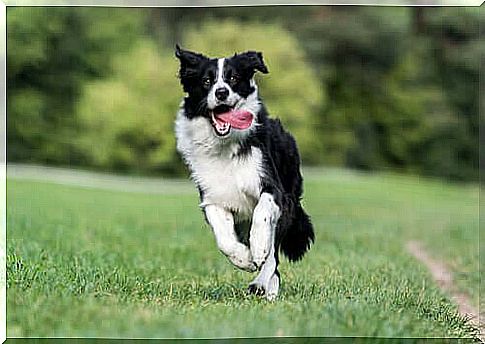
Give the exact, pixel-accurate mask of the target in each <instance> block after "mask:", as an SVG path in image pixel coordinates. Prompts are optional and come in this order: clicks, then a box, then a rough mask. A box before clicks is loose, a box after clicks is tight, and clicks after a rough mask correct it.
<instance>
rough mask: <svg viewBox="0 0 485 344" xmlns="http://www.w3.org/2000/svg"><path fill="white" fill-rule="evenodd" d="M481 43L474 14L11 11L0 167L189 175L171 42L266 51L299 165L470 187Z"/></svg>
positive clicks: (214, 52)
mask: <svg viewBox="0 0 485 344" xmlns="http://www.w3.org/2000/svg"><path fill="white" fill-rule="evenodd" d="M480 30H481V32H480ZM484 32H485V16H483V11H482V13H480V11H479V8H458V7H452V8H438V7H430V8H423V7H412V8H411V7H410V8H404V7H355V6H349V7H346V6H335V7H332V6H305V7H294V6H290V7H289V6H281V7H231V8H143V9H136V8H89V7H77V8H76V7H71V8H62V7H50V8H43V7H30V8H28V7H17V8H14V7H9V8H8V9H7V161H8V162H22V163H35V164H41V165H52V166H64V167H66V166H67V167H73V168H84V169H92V170H101V171H111V172H117V173H126V174H142V175H162V176H179V175H185V174H186V172H185V169H184V167H183V165H182V163H181V160H180V158H179V157H178V155H177V153H176V151H175V139H174V134H173V123H174V119H175V114H176V111H177V108H178V104H179V102H180V100H181V97H182V96H183V93H182V91H181V87H180V86H179V81H178V79H177V72H178V61H177V60H176V58H175V57H174V53H173V50H174V46H175V43H179V44H181V46H182V47H184V48H186V49H190V50H196V51H201V52H204V53H205V54H207V55H209V56H221V55H230V54H233V53H234V52H236V51H238V52H240V51H245V50H260V51H262V52H263V54H264V57H265V61H266V64H267V66H268V68H269V70H270V74H269V75H265V76H264V77H260V76H258V83H259V85H260V93H261V95H262V98H263V99H264V101H265V103H266V105H267V107H268V109H269V111H270V113H271V114H272V115H273V116H275V117H280V118H281V119H282V121H283V122H284V123H285V125H286V126H287V127H288V128H289V129H290V131H291V132H292V133H293V134H294V135H295V136H296V138H297V141H298V143H299V146H300V150H301V153H302V160H303V164H304V165H307V166H308V165H319V166H335V167H346V168H354V169H361V170H368V171H370V170H391V171H397V172H399V173H411V174H419V175H429V176H437V177H441V178H444V179H450V180H460V181H473V180H477V179H478V133H479V106H480V104H479V84H478V83H479V75H480V56H481V54H483V53H484V52H485V41H484V40H480V34H482V35H483V34H484Z"/></svg>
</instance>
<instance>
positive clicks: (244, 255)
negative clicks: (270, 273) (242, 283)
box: [228, 244, 258, 272]
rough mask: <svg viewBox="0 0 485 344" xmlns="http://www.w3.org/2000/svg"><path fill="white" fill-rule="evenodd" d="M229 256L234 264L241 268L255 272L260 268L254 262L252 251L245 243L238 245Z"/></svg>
mask: <svg viewBox="0 0 485 344" xmlns="http://www.w3.org/2000/svg"><path fill="white" fill-rule="evenodd" d="M228 258H229V260H230V261H231V263H232V264H233V265H234V266H236V267H238V268H239V269H241V270H244V271H247V272H255V271H256V270H257V269H258V267H257V266H256V264H255V263H254V262H253V258H252V255H251V251H250V250H249V249H248V248H247V247H246V246H245V245H243V244H239V245H237V246H236V247H235V248H234V250H233V252H232V254H230V255H228Z"/></svg>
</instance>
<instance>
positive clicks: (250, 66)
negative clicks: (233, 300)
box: [175, 45, 315, 300]
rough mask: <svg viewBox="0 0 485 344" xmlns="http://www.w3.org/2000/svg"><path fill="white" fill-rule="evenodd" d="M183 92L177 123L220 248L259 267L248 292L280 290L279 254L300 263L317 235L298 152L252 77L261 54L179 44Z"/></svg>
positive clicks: (250, 267) (271, 295) (240, 262)
mask: <svg viewBox="0 0 485 344" xmlns="http://www.w3.org/2000/svg"><path fill="white" fill-rule="evenodd" d="M175 56H176V57H177V58H178V59H179V60H180V71H179V77H180V81H181V84H182V86H183V90H184V91H185V92H186V97H185V98H184V100H183V101H182V103H181V105H180V109H179V112H178V115H177V119H176V123H175V133H176V138H177V150H178V152H179V153H180V154H181V155H182V157H183V160H184V162H185V163H186V165H187V166H188V168H189V169H190V172H191V177H192V179H193V180H194V182H195V184H196V185H197V188H198V191H199V195H200V201H201V204H200V207H201V208H202V209H203V212H204V214H205V218H206V221H207V223H208V224H209V225H210V227H212V230H213V232H214V235H215V238H216V242H217V246H218V247H219V249H220V250H221V251H222V253H224V255H226V256H227V258H228V259H229V260H230V261H231V263H232V264H234V265H235V266H236V267H238V268H240V269H242V270H245V271H248V272H256V271H258V275H257V277H256V278H255V279H254V280H253V281H252V282H251V283H250V285H249V288H248V290H249V292H251V293H255V294H257V295H264V296H265V297H266V298H267V299H269V300H273V299H275V298H276V296H277V295H278V290H279V286H280V275H279V272H278V262H279V260H278V253H279V251H280V250H281V252H283V254H285V255H286V256H287V257H288V259H289V260H290V261H298V260H299V259H301V258H302V257H303V255H304V254H305V252H306V251H307V250H308V249H309V248H310V245H311V244H312V243H313V241H314V238H315V237H314V232H313V226H312V223H311V221H310V218H309V216H308V215H307V214H306V213H305V211H304V210H303V208H302V206H301V204H300V200H301V195H302V177H301V174H300V156H299V153H298V149H297V146H296V142H295V140H294V139H293V137H292V136H291V135H290V134H289V133H288V132H287V131H285V130H284V129H283V126H282V125H281V123H280V121H279V120H277V119H272V118H269V117H268V113H267V111H266V109H265V107H264V105H263V103H262V101H261V99H260V98H259V96H258V87H257V85H256V83H255V81H254V79H253V76H254V74H255V72H256V71H259V72H261V73H264V74H266V73H268V69H267V67H266V65H265V63H264V61H263V56H262V53H260V52H254V51H248V52H245V53H241V54H235V55H234V56H232V57H228V58H218V59H215V58H208V57H206V56H204V55H202V54H199V53H195V52H190V51H187V50H183V49H181V48H180V47H179V46H178V45H177V46H176V51H175Z"/></svg>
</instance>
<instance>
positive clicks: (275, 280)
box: [248, 274, 280, 301]
mask: <svg viewBox="0 0 485 344" xmlns="http://www.w3.org/2000/svg"><path fill="white" fill-rule="evenodd" d="M279 289H280V278H279V277H278V275H276V274H273V275H272V276H271V278H270V279H269V281H267V283H262V282H261V281H259V280H257V279H256V280H254V281H252V282H251V283H250V284H249V286H248V292H249V293H250V294H254V295H258V296H264V297H266V299H267V300H269V301H274V300H275V299H276V297H277V296H278V292H279Z"/></svg>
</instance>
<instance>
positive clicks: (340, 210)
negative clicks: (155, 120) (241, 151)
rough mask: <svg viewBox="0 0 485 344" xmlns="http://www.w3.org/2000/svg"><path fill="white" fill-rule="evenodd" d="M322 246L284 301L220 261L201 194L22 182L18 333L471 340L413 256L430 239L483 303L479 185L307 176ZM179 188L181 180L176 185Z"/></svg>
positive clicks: (15, 256)
mask: <svg viewBox="0 0 485 344" xmlns="http://www.w3.org/2000/svg"><path fill="white" fill-rule="evenodd" d="M304 174H305V176H306V179H305V202H304V204H305V207H306V209H307V210H308V212H309V213H310V214H311V215H312V217H313V222H314V224H315V228H316V236H317V241H316V244H315V246H314V247H313V248H312V250H311V251H310V253H309V254H308V256H307V257H306V258H305V259H304V260H303V261H302V262H300V263H297V264H289V263H288V262H286V261H284V262H283V264H282V265H281V269H280V271H281V275H282V281H283V284H282V289H281V294H280V297H279V299H278V300H277V301H276V302H268V301H266V300H264V299H259V298H258V297H255V296H252V295H247V294H246V292H245V290H246V286H247V284H248V282H249V281H250V280H251V279H252V277H253V276H252V275H250V274H248V273H245V272H242V271H238V270H236V269H235V268H233V267H232V266H231V265H230V264H229V263H228V261H226V259H225V258H224V257H223V256H222V255H221V254H220V253H219V252H218V250H217V248H216V246H215V242H214V239H213V237H212V234H211V232H210V230H209V228H208V227H207V226H206V225H205V224H204V221H203V216H202V214H201V212H200V210H199V209H198V207H197V204H198V197H197V195H196V193H195V191H192V190H193V188H192V187H184V188H181V189H180V191H177V189H171V188H167V191H166V192H163V193H142V192H122V191H109V190H97V189H87V188H81V187H76V186H66V185H62V186H61V185H56V184H53V183H45V182H37V181H25V180H15V179H9V180H8V183H7V226H8V227H7V236H8V239H7V245H8V250H7V251H8V252H7V253H8V255H7V274H8V276H7V286H8V297H7V307H8V319H7V335H8V336H9V337H11V336H103V337H253V336H276V335H278V336H386V337H391V336H392V337H414V336H418V337H423V336H424V337H436V336H438V337H450V336H452V337H470V336H473V335H475V334H476V333H477V332H476V329H475V328H473V326H471V325H469V324H467V322H466V321H465V320H464V319H463V318H462V317H461V316H460V315H459V314H458V313H457V311H456V306H455V305H453V304H452V303H451V302H450V299H449V296H448V295H446V293H444V292H442V291H441V290H440V289H439V288H438V286H437V285H436V284H435V283H434V281H433V280H432V278H431V275H430V274H429V272H428V271H427V270H426V268H425V267H424V266H422V265H421V264H420V263H419V262H417V261H416V260H415V259H414V258H413V257H412V256H411V255H410V254H409V253H408V252H407V251H406V249H405V244H406V242H407V241H408V240H419V241H420V242H422V243H423V245H424V246H425V247H426V248H427V249H428V250H429V252H430V253H431V254H432V255H433V256H435V257H437V258H440V259H443V260H444V261H445V262H446V263H447V264H448V266H449V267H450V268H451V269H452V270H453V271H454V273H455V274H454V275H455V277H456V283H457V287H458V288H460V289H461V290H462V291H464V292H466V293H467V294H468V295H469V296H470V298H471V299H472V300H473V303H474V304H475V305H478V281H479V277H478V221H479V217H478V186H475V185H452V184H446V183H443V182H439V181H433V180H426V179H419V178H417V177H402V176H393V175H364V174H356V173H351V172H348V171H327V172H322V171H321V170H317V169H312V170H306V171H305V173H304ZM167 183H170V182H167Z"/></svg>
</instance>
